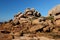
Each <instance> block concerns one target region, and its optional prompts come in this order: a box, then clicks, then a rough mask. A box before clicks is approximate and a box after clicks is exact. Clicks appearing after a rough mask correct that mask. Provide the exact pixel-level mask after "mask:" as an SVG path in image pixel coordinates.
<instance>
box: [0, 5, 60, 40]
mask: <svg viewBox="0 0 60 40" xmlns="http://www.w3.org/2000/svg"><path fill="white" fill-rule="evenodd" d="M59 8H60V7H59V6H57V7H55V8H53V9H52V10H51V11H49V14H48V16H47V17H43V16H41V14H40V13H39V12H38V11H36V10H35V9H34V8H31V9H30V8H27V9H26V10H25V11H24V13H22V12H18V14H16V15H14V19H11V20H9V21H7V22H3V23H2V24H0V26H1V27H0V34H1V36H2V37H1V36H0V38H1V40H4V39H6V40H12V39H13V40H20V38H21V37H23V38H26V37H27V38H29V37H37V38H38V37H40V39H41V40H54V39H48V38H47V39H43V38H41V36H46V37H49V38H50V37H51V38H55V35H58V37H59V38H60V35H59V33H60V28H58V27H56V26H59V21H60V20H58V18H57V17H59V12H60V11H59ZM54 33H56V34H54ZM53 34H54V35H53ZM5 37H6V38H5ZM44 38H45V37H44ZM40 39H39V40H40Z"/></svg>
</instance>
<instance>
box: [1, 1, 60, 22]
mask: <svg viewBox="0 0 60 40" xmlns="http://www.w3.org/2000/svg"><path fill="white" fill-rule="evenodd" d="M58 4H60V0H0V21H8V20H9V19H13V17H14V15H15V14H17V13H18V12H19V11H20V12H23V11H24V10H25V9H26V8H35V9H36V10H37V11H39V12H40V13H41V15H42V16H46V15H47V14H48V11H49V10H50V9H51V8H53V7H54V6H56V5H58Z"/></svg>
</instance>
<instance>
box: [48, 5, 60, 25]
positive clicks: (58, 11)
mask: <svg viewBox="0 0 60 40" xmlns="http://www.w3.org/2000/svg"><path fill="white" fill-rule="evenodd" d="M48 16H53V17H54V20H55V24H56V26H60V23H59V21H60V5H58V6H56V7H54V8H53V9H52V10H50V11H49V12H48Z"/></svg>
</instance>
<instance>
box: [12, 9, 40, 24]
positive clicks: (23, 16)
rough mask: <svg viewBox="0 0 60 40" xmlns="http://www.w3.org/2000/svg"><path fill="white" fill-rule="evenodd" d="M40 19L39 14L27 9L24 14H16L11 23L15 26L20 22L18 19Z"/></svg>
mask: <svg viewBox="0 0 60 40" xmlns="http://www.w3.org/2000/svg"><path fill="white" fill-rule="evenodd" d="M34 16H35V17H40V16H41V14H40V13H39V12H37V11H36V10H35V9H34V8H32V9H30V8H27V9H26V10H25V12H24V14H23V13H22V12H18V14H17V15H15V16H14V19H13V22H14V23H15V24H17V23H18V22H20V21H19V20H20V19H23V20H24V19H26V18H33V17H34Z"/></svg>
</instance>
